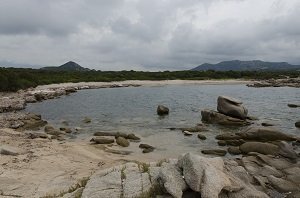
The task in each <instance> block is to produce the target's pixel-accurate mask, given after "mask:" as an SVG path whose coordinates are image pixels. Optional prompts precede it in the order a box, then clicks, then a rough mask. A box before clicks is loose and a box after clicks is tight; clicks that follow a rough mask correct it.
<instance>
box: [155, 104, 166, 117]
mask: <svg viewBox="0 0 300 198" xmlns="http://www.w3.org/2000/svg"><path fill="white" fill-rule="evenodd" d="M156 112H157V115H168V114H169V108H168V107H165V106H163V105H158V107H157V110H156Z"/></svg>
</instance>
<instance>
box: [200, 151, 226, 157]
mask: <svg viewBox="0 0 300 198" xmlns="http://www.w3.org/2000/svg"><path fill="white" fill-rule="evenodd" d="M201 153H203V154H206V155H218V156H225V155H226V153H227V151H225V150H222V149H208V150H202V151H201Z"/></svg>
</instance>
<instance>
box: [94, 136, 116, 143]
mask: <svg viewBox="0 0 300 198" xmlns="http://www.w3.org/2000/svg"><path fill="white" fill-rule="evenodd" d="M90 142H94V143H95V144H112V143H114V142H115V140H114V139H110V138H103V137H95V138H92V139H91V140H90Z"/></svg>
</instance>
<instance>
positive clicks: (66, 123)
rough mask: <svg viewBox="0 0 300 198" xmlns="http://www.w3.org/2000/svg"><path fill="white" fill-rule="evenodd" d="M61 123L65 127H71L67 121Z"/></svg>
mask: <svg viewBox="0 0 300 198" xmlns="http://www.w3.org/2000/svg"><path fill="white" fill-rule="evenodd" d="M61 123H62V124H63V125H66V126H69V122H68V121H65V120H64V121H62V122H61Z"/></svg>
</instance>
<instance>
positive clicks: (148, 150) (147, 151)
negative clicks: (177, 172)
mask: <svg viewBox="0 0 300 198" xmlns="http://www.w3.org/2000/svg"><path fill="white" fill-rule="evenodd" d="M153 151H154V148H145V149H143V153H150V152H153Z"/></svg>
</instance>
